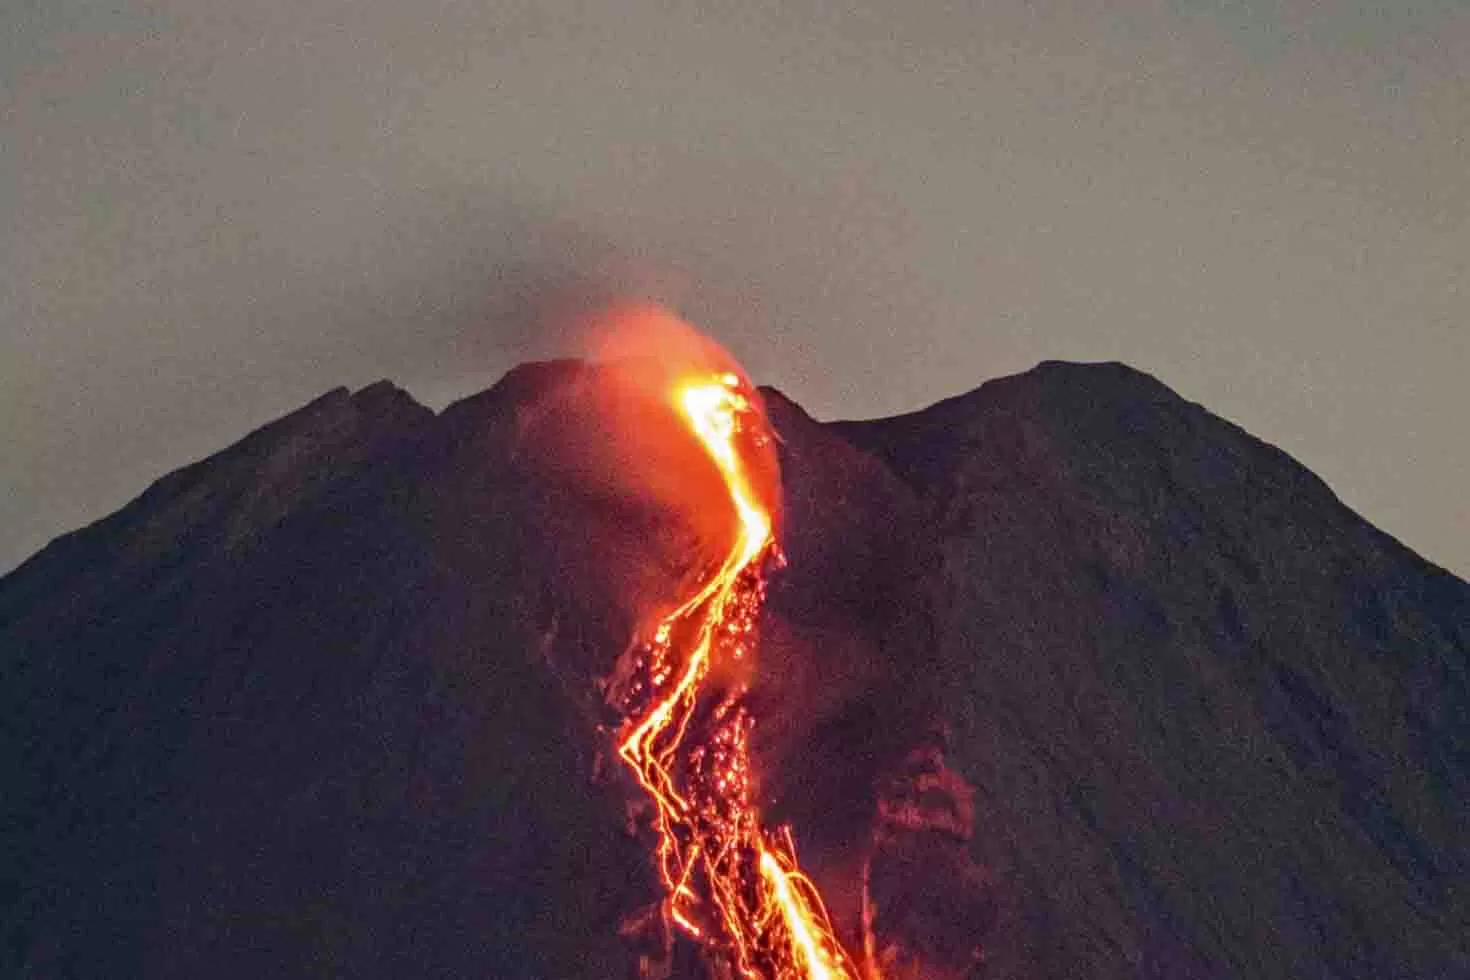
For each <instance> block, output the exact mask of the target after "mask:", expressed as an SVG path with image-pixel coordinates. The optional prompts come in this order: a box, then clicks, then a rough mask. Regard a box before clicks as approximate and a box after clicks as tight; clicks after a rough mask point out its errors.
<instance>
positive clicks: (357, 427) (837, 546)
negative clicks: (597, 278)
mask: <svg viewBox="0 0 1470 980" xmlns="http://www.w3.org/2000/svg"><path fill="white" fill-rule="evenodd" d="M764 394H765V400H766V402H767V409H768V412H769V414H770V417H771V419H772V421H773V424H774V425H775V427H776V430H777V432H778V435H779V437H780V446H779V449H780V457H781V466H782V480H783V483H784V489H785V513H784V516H783V525H782V544H783V548H784V551H785V553H786V556H787V559H788V564H787V567H785V568H784V569H780V570H776V571H773V573H772V576H771V580H770V586H771V590H770V597H769V602H768V607H767V615H766V617H765V622H764V623H763V626H762V636H763V643H762V649H761V651H760V655H759V662H758V665H757V667H756V668H755V671H756V672H755V676H754V677H753V678H752V684H753V687H752V690H751V693H750V695H749V697H750V704H751V709H752V711H753V712H754V714H755V716H756V718H757V724H756V729H755V732H754V742H753V750H754V753H755V761H756V766H757V769H758V770H759V776H760V779H761V785H760V789H761V804H762V809H763V811H764V812H765V814H766V816H767V819H768V820H770V821H774V822H785V823H789V824H791V826H792V827H793V829H794V833H795V838H796V841H797V844H798V850H799V854H800V856H801V859H802V863H803V866H804V867H806V868H807V869H808V870H809V871H810V873H811V874H812V876H813V878H814V879H815V880H816V881H817V883H818V884H819V885H820V886H821V888H822V891H823V894H824V896H825V897H826V898H827V902H828V906H829V908H830V910H831V912H832V915H833V919H834V922H835V924H836V925H837V927H838V930H839V932H840V933H841V934H842V935H843V938H844V940H845V941H846V942H847V943H848V944H849V948H850V949H855V950H859V951H861V950H862V949H863V947H864V928H863V922H864V921H865V920H866V921H868V922H869V923H870V924H871V932H872V935H871V937H870V939H869V940H868V942H869V943H870V945H871V950H870V952H871V953H872V955H873V956H874V957H875V959H876V960H877V961H878V962H880V963H882V964H883V965H884V968H885V970H886V975H887V976H889V978H890V980H900V978H907V977H914V978H918V977H929V978H934V980H939V978H948V977H972V978H982V977H993V978H1002V977H1004V978H1017V980H1021V978H1037V980H1042V978H1066V977H1088V978H1112V977H1118V978H1122V977H1155V976H1157V977H1168V978H1194V977H1197V978H1225V977H1232V978H1233V977H1261V978H1278V977H1279V978H1283V980H1285V978H1317V977H1320V978H1324V980H1325V978H1349V977H1351V978H1359V977H1361V978H1364V980H1368V978H1372V980H1383V978H1411V977H1415V978H1419V977H1422V978H1431V977H1434V978H1438V977H1445V978H1453V977H1467V976H1470V939H1467V937H1470V895H1467V890H1466V885H1465V883H1466V882H1467V881H1470V807H1467V806H1466V805H1465V801H1466V800H1467V799H1470V678H1467V644H1470V586H1467V585H1466V583H1464V582H1463V581H1461V580H1459V579H1457V578H1455V577H1454V576H1452V575H1450V574H1449V573H1447V572H1445V571H1443V570H1441V569H1439V568H1436V567H1435V566H1433V565H1431V564H1430V563H1428V562H1426V561H1424V560H1423V559H1421V558H1419V557H1418V556H1416V555H1414V554H1413V553H1412V552H1410V551H1409V550H1407V549H1406V548H1404V547H1403V546H1402V545H1400V544H1399V543H1398V542H1396V541H1394V540H1393V539H1392V538H1390V537H1389V536H1387V535H1385V534H1383V533H1382V532H1380V531H1378V530H1376V529H1375V528H1373V527H1372V526H1371V525H1369V524H1367V523H1366V522H1365V521H1363V520H1362V519H1361V518H1360V517H1358V516H1357V515H1356V514H1354V513H1353V512H1352V511H1350V510H1349V509H1348V508H1347V507H1345V506H1344V505H1343V504H1342V503H1341V502H1340V501H1338V500H1337V498H1336V497H1335V496H1334V495H1333V494H1332V492H1331V491H1330V490H1329V489H1328V488H1327V487H1326V486H1325V485H1324V484H1323V483H1322V482H1321V481H1320V480H1318V479H1316V478H1315V477H1314V476H1312V474H1311V473H1309V472H1308V471H1307V470H1306V469H1304V468H1303V467H1301V466H1300V465H1299V464H1297V463H1295V462H1294V461H1292V460H1291V459H1290V458H1288V457H1287V456H1286V455H1285V454H1283V453H1282V452H1280V451H1279V450H1277V449H1275V448H1273V447H1271V446H1269V445H1267V444H1265V443H1263V442H1261V441H1259V440H1257V439H1255V438H1253V437H1252V436H1250V435H1248V434H1247V433H1245V432H1243V431H1241V430H1239V429H1238V428H1236V427H1234V426H1233V425H1230V424H1229V423H1227V422H1225V421H1223V420H1221V419H1219V418H1218V417H1215V416H1213V415H1211V414H1210V413H1208V412H1207V411H1206V410H1204V409H1203V408H1201V407H1199V406H1197V405H1194V404H1192V403H1189V402H1187V401H1184V400H1183V399H1181V398H1180V397H1179V396H1177V395H1175V394H1174V393H1173V392H1171V391H1170V390H1169V389H1167V388H1166V387H1164V386H1163V385H1162V384H1160V383H1159V382H1157V381H1155V380H1154V379H1152V378H1150V377H1148V376H1146V375H1143V374H1140V373H1139V372H1137V371H1134V370H1132V369H1129V368H1127V367H1124V366H1122V365H1116V364H1103V365H1074V364H1060V363H1046V364H1043V365H1041V366H1040V367H1038V368H1037V369H1035V370H1033V371H1031V372H1028V373H1026V374H1023V375H1019V376H1016V377H1012V378H1005V379H1001V380H998V381H994V382H991V383H989V384H986V385H984V386H983V387H981V388H979V389H978V390H976V391H974V392H971V393H969V394H967V395H962V396H960V397H958V398H954V399H950V400H949V401H946V402H942V403H940V404H938V405H935V406H933V407H932V408H929V409H926V410H925V411H922V412H918V413H915V414H913V415H907V416H902V417H899V418H894V419H885V420H878V421H872V422H844V423H833V424H823V423H820V422H817V421H815V420H813V419H811V418H810V417H809V416H808V415H806V413H805V412H803V411H802V410H801V409H800V408H799V407H798V406H796V405H795V404H794V403H792V402H791V401H789V400H788V399H786V398H785V397H784V396H782V395H781V394H780V393H779V392H774V391H769V390H768V391H766V392H765V393H764ZM666 424H667V422H666V420H661V419H660V417H659V414H658V412H657V410H656V409H655V408H653V407H651V406H649V405H648V404H647V403H646V402H645V401H640V399H639V397H638V395H637V393H636V392H632V391H628V390H625V389H621V388H619V387H618V386H617V384H616V383H615V382H614V381H612V380H610V376H609V375H608V373H607V371H606V370H605V369H602V368H598V367H593V366H588V365H583V364H579V363H576V362H554V363H550V364H541V365H527V366H524V367H522V368H518V369H516V370H515V371H513V372H511V374H509V375H507V377H506V378H505V379H504V380H502V381H501V382H500V383H499V384H498V385H496V386H495V387H494V388H492V389H490V390H489V391H487V392H485V393H483V394H480V395H477V396H474V397H473V398H470V399H466V400H465V401H463V402H460V403H458V404H456V405H454V406H451V407H450V408H449V409H447V410H446V411H444V412H443V413H441V414H439V415H437V416H436V415H434V414H433V413H432V412H430V411H428V410H427V409H424V408H422V407H421V406H418V405H416V404H415V403H414V402H413V401H412V399H411V398H409V396H408V395H406V394H405V393H403V392H402V391H400V390H398V389H396V388H394V387H392V386H391V385H387V384H385V383H380V384H379V385H374V386H372V387H370V388H367V389H364V390H362V391H360V392H357V393H356V394H349V393H347V392H346V391H336V392H332V393H330V394H328V395H326V396H324V397H323V398H321V399H319V400H317V401H316V402H313V403H312V404H311V405H308V406H306V407H305V408H303V409H301V410H299V411H298V412H295V413H293V414H292V415H289V416H287V417H286V418H284V419H282V420H280V421H278V422H275V423H272V424H271V425H268V426H266V427H265V428H263V429H261V430H259V431H257V432H255V433H253V434H251V435H250V436H248V437H246V438H245V439H244V440H242V441H241V442H240V443H238V444H237V445H235V446H233V447H231V448H229V449H226V450H224V451H223V452H221V453H220V454H218V455H216V456H214V457H211V458H210V459H207V460H205V461H203V462H201V463H198V464H195V465H194V466H191V467H188V468H186V469H184V470H181V471H179V472H178V473H175V474H173V475H171V476H168V477H165V478H164V479H162V480H160V481H159V482H158V483H157V484H155V485H154V486H153V487H151V488H150V489H149V490H148V491H146V492H145V493H144V494H143V495H142V496H141V497H140V498H138V500H136V501H134V502H133V503H132V504H129V505H128V506H127V507H125V508H123V510H121V511H119V512H118V513H117V514H115V515H113V516H112V517H109V518H106V519H104V520H102V521H100V522H98V523H97V524H94V525H92V526H90V527H88V528H84V529H82V530H80V531H77V532H74V533H73V534H70V535H67V536H66V537H63V538H61V539H58V540H57V541H56V542H53V543H52V544H51V545H50V546H49V547H48V548H46V549H45V550H43V551H42V552H41V553H40V554H38V555H37V556H35V557H34V558H32V559H31V560H30V561H29V562H27V563H26V564H25V565H23V566H22V567H21V568H20V569H18V570H16V571H15V572H14V573H12V574H11V575H10V576H8V577H7V578H5V579H3V580H0V670H3V676H4V677H5V683H4V685H3V687H0V699H3V703H0V710H3V715H0V717H4V718H5V722H4V729H3V731H4V737H3V739H0V764H3V768H0V772H3V774H4V785H5V787H6V790H5V792H4V794H3V795H0V854H3V856H4V860H3V864H0V866H3V867H4V868H5V870H6V872H7V873H6V874H4V875H3V876H0V880H3V881H4V886H3V888H4V890H3V891H0V926H3V928H4V940H5V941H4V944H3V946H0V974H3V975H7V976H23V977H36V978H50V977H71V976H138V977H160V978H166V977H198V976H211V977H221V978H232V977H241V978H244V977H251V978H255V977H259V976H278V977H314V976H322V977H329V976H330V977H338V976H354V977H385V978H386V977H399V976H490V977H499V978H548V980H559V978H577V977H587V978H607V977H624V976H636V975H638V973H639V970H640V960H642V962H643V967H644V969H645V971H646V970H647V969H648V968H651V967H652V966H653V965H655V964H662V969H663V970H664V972H666V973H668V974H669V975H672V976H680V977H700V976H703V975H704V968H703V967H702V966H701V965H700V959H699V957H698V956H697V955H696V951H695V950H694V949H693V948H692V947H690V946H688V945H687V944H686V943H683V942H681V943H679V944H677V945H676V946H675V947H674V948H673V950H672V955H671V957H670V956H667V955H666V953H665V951H664V950H662V949H660V948H659V944H658V941H657V937H650V936H649V935H648V934H647V930H646V929H643V928H642V927H637V926H630V922H634V921H635V920H636V919H637V916H638V914H639V912H640V910H646V909H649V908H651V907H652V908H656V903H657V901H658V899H659V889H658V884H657V879H656V876H655V874H654V873H653V870H652V867H651V864H650V862H649V855H648V842H649V837H648V828H647V827H646V823H645V821H644V819H643V817H642V816H641V815H640V813H639V810H638V807H637V796H636V794H635V793H633V792H632V791H631V790H632V788H631V787H630V786H629V785H628V780H627V778H626V777H625V776H624V775H623V774H622V772H621V770H620V768H619V767H618V766H617V765H616V764H615V763H614V762H612V761H610V760H609V758H608V750H609V748H610V744H611V726H614V725H615V724H616V719H615V718H612V717H609V715H608V713H607V709H606V706H605V704H604V703H603V702H602V700H601V699H600V698H599V696H598V683H599V680H600V679H601V678H603V677H605V676H606V674H607V673H608V671H609V670H611V669H612V667H613V665H614V664H615V663H616V661H617V658H618V657H619V655H620V654H621V653H622V652H623V650H624V649H625V648H626V647H627V645H628V643H629V642H630V638H631V637H632V635H633V633H634V631H635V629H636V627H637V625H638V624H639V623H640V622H641V621H642V620H643V619H644V618H645V617H646V616H647V614H648V612H649V610H650V609H651V608H654V607H657V606H658V605H659V603H663V602H668V601H669V600H670V598H671V597H672V596H673V595H675V594H677V592H678V589H679V588H680V586H681V583H685V582H687V580H688V579H689V577H690V576H691V575H693V574H696V573H697V572H698V569H699V568H700V567H701V563H702V562H703V561H705V560H707V558H708V554H707V552H708V550H709V548H710V536H711V534H712V533H715V532H713V531H712V530H711V528H713V527H717V526H718V524H719V520H720V519H719V515H718V511H717V509H714V508H712V507H711V506H710V505H709V503H708V498H707V496H704V497H702V496H701V495H700V494H699V493H695V494H694V496H693V497H692V498H690V497H689V496H687V494H686V492H685V488H686V487H696V488H697V487H699V486H701V485H702V484H701V481H702V480H707V479H708V474H702V473H701V470H700V468H699V464H698V462H697V460H695V459H693V458H691V456H690V455H689V454H688V453H686V452H684V451H682V450H680V449H679V447H678V444H677V439H675V437H674V436H673V435H670V434H668V433H666V432H665V430H664V429H663V428H662V426H664V425H666ZM689 499H694V500H695V501H697V502H698V501H703V502H700V503H698V505H697V506H690V505H689V504H688V503H687V501H688V500H689ZM654 919H657V917H656V916H655V917H654ZM655 931H656V930H655Z"/></svg>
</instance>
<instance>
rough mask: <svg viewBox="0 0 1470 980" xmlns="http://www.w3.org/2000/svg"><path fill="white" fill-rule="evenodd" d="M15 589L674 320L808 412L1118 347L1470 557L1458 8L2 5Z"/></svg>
mask: <svg viewBox="0 0 1470 980" xmlns="http://www.w3.org/2000/svg"><path fill="white" fill-rule="evenodd" d="M0 27H3V30H0V119H3V128H0V195H3V196H0V201H3V218H4V220H3V224H0V419H3V428H0V434H3V437H4V439H5V440H6V443H5V451H4V456H3V459H4V464H3V465H4V471H3V473H4V478H5V487H4V493H3V495H0V569H3V568H6V567H9V566H10V565H12V564H14V563H15V562H17V561H19V560H20V559H21V558H23V557H24V556H25V555H26V554H28V553H29V552H31V551H34V550H35V549H36V548H38V547H40V546H41V545H42V544H44V543H45V542H46V540H48V539H49V538H50V537H52V536H54V535H55V534H58V533H60V532H62V531H65V530H68V529H70V528H72V527H74V526H77V525H79V524H81V523H84V522H86V521H88V520H91V519H94V518H96V517H98V516H101V515H102V514H104V513H106V512H109V511H111V510H113V509H115V508H116V507H118V506H120V505H122V504H123V503H124V502H126V501H127V500H128V499H130V498H131V497H133V496H134V495H135V494H137V493H138V492H139V491H141V490H142V489H143V487H144V486H145V485H146V484H147V483H148V482H150V481H151V480H152V479H153V478H155V477H156V476H159V475H161V474H162V473H163V472H165V471H167V470H169V469H173V468H175V467H177V466H179V465H181V464H184V463H186V462H189V461H191V460H193V459H196V458H198V457H201V456H204V455H207V454H209V453H211V452H213V451H214V450H216V449H219V448H221V447H222V446H224V445H225V444H226V443H228V442H230V441H233V440H234V439H235V438H237V437H239V436H240V435H242V434H244V432H245V431H246V430H247V429H249V428H252V427H254V426H256V425H258V424H260V423H262V422H264V421H266V420H268V419H270V418H272V417H274V416H277V415H280V414H282V413H284V412H286V411H288V410H290V409H293V408H295V407H297V406H298V405H299V404H300V403H302V402H305V401H306V400H308V399H309V398H311V397H312V396H314V395H316V394H318V393H320V392H321V391H323V390H325V389H326V388H328V387H331V386H334V385H339V384H347V385H352V386H357V385H361V384H364V383H367V382H369V381H372V380H374V379H376V378H379V377H388V378H392V379H394V380H397V381H398V382H400V383H402V384H404V385H405V386H407V387H408V388H410V390H412V391H414V392H415V393H416V394H418V395H419V396H420V397H421V398H423V399H425V400H427V401H429V402H430V403H432V404H436V405H438V404H442V403H443V402H444V400H445V399H447V398H449V397H450V396H453V395H458V394H463V393H467V392H470V391H472V390H476V389H478V388H481V387H484V386H486V385H488V384H489V383H491V382H492V381H493V380H494V379H495V378H496V377H498V376H499V375H500V374H501V373H502V372H504V371H505V370H506V369H507V368H509V367H510V366H512V365H513V364H515V363H517V362H519V361H522V360H526V359H529V358H533V357H544V356H548V355H551V354H555V353H558V352H559V350H558V347H559V345H561V344H563V343H564V338H561V337H558V336H555V335H548V334H547V333H546V332H544V331H539V330H537V329H536V328H535V327H534V325H533V321H534V318H533V314H534V313H535V312H536V311H538V310H540V309H542V308H543V306H544V303H545V299H546V297H547V296H550V295H556V294H557V293H558V291H560V290H563V289H565V288H566V287H567V284H568V283H577V282H584V283H592V284H596V283H602V284H609V285H614V286H616V285H626V286H627V287H628V288H632V289H639V290H646V291H649V292H651V293H653V294H655V295H658V296H661V297H663V298H665V299H668V300H671V301H673V302H674V303H675V304H677V305H678V307H679V308H680V309H681V310H682V311H683V312H685V313H686V314H687V315H689V316H690V317H691V318H693V319H695V320H696V321H698V322H700V323H702V324H703V325H704V326H705V327H706V328H707V329H708V330H710V331H711V332H712V333H713V334H714V335H715V336H716V337H718V338H719V339H720V340H722V341H723V342H724V343H725V344H726V346H728V347H729V348H730V349H731V350H732V351H733V352H734V353H735V354H736V356H738V357H739V358H740V359H741V360H742V361H744V363H745V364H746V366H747V367H748V368H749V369H750V371H751V373H752V374H753V375H754V376H755V377H756V378H757V379H758V380H760V381H763V382H769V383H773V384H776V385H777V386H779V387H781V388H782V389H784V390H785V391H787V392H788V393H790V394H791V395H792V396H793V397H795V398H796V399H797V400H798V401H800V402H802V403H803V404H805V405H806V406H807V408H808V409H810V410H811V411H813V412H814V413H815V414H816V415H818V416H819V417H825V418H831V417H838V416H842V417H858V416H871V415H879V414H889V413H893V412H898V411H903V410H908V409H914V408H918V407H920V406H922V405H925V404H927V403H929V402H932V401H935V400H937V399H938V398H941V397H944V396H947V395H951V394H955V393H958V392H960V391H964V390H968V389H970V388H973V387H975V386H977V385H978V384H980V383H981V382H982V381H984V380H986V379H987V378H991V377H995V376H998V375H1002V374H1009V373H1014V372H1016V371H1020V370H1024V369H1026V368H1028V367H1030V366H1032V365H1033V364H1034V363H1035V362H1036V361H1038V360H1041V359H1045V358H1063V359H1069V360H1112V359H1117V360H1123V361H1127V362H1128V363H1131V364H1134V365H1136V366H1138V367H1141V368H1143V369H1145V370H1147V371H1150V372H1152V373H1154V374H1156V375H1158V376H1159V377H1160V378H1161V379H1162V380H1164V381H1165V382H1166V383H1168V384H1169V385H1171V386H1172V387H1174V388H1175V389H1176V390H1178V391H1179V392H1180V393H1182V394H1183V395H1184V396H1185V397H1187V398H1191V399H1193V400H1196V401H1199V402H1202V403H1203V404H1204V405H1206V406H1207V407H1209V408H1211V409H1213V410H1214V411H1216V412H1218V413H1220V414H1222V415H1224V416H1226V417H1227V418H1230V419H1232V420H1234V421H1236V422H1238V423H1240V424H1241V425H1243V426H1245V427H1246V428H1247V429H1249V430H1250V431H1252V432H1253V433H1255V434H1256V435H1259V436H1261V437H1262V438H1265V439H1267V440H1268V441H1271V442H1274V443H1276V444H1278V445H1280V446H1281V447H1282V448H1284V449H1286V450H1287V451H1288V452H1290V453H1291V454H1293V455H1294V456H1296V457H1297V458H1298V459H1300V460H1301V461H1302V462H1304V463H1305V464H1306V465H1308V466H1310V467H1311V468H1312V469H1314V470H1315V471H1316V472H1317V473H1319V474H1320V475H1321V476H1322V477H1324V478H1325V479H1326V480H1327V482H1328V483H1329V484H1331V485H1332V487H1333V488H1334V489H1335V490H1337V492H1338V493H1339V495H1340V496H1341V497H1342V498H1343V499H1344V500H1345V501H1346V502H1347V503H1348V504H1349V505H1350V506H1352V507H1354V508H1355V509H1357V510H1358V511H1359V512H1361V513H1363V514H1364V515H1365V516H1366V517H1368V518H1369V519H1370V520H1372V521H1373V522H1375V523H1377V524H1378V525H1379V526H1381V527H1383V528H1385V529H1386V530H1388V531H1390V532H1391V533H1393V534H1395V535H1397V536H1398V537H1400V538H1401V539H1402V540H1404V541H1405V542H1406V543H1407V544H1409V545H1410V546H1411V547H1413V548H1415V549H1416V550H1418V551H1420V552H1421V553H1423V554H1425V555H1426V556H1428V557H1430V558H1432V559H1434V560H1436V561H1438V562H1440V563H1441V564H1445V565H1447V566H1448V567H1450V568H1451V569H1453V570H1455V571H1457V572H1458V573H1459V574H1461V575H1462V576H1464V575H1470V448H1467V447H1470V436H1467V434H1466V431H1465V430H1466V429H1467V427H1470V382H1467V378H1470V275H1467V273H1470V0H1465V2H1461V0H1438V2H1433V0H1379V2H1374V3H1370V2H1365V0H1352V2H1348V0H1343V2H1331V0H1319V2H1306V0H1274V2H1273V0H1240V2H1229V0H1175V2H1164V0H1157V2H1155V0H1114V2H1109V3H1101V2H1092V3H1084V2H1080V0H1078V2H1073V0H1050V2H1046V3H1037V2H1034V0H1031V2H1028V0H996V2H984V0H970V2H953V3H925V2H919V0H911V2H897V0H890V2H887V3H849V4H838V3H834V2H816V0H795V2H786V3H774V2H770V3H763V2H753V0H741V2H723V3H706V4H693V3H684V4H674V3H667V4H659V3H652V2H645V0H637V2H633V0H597V2H584V3H571V2H556V3H526V4H520V3H497V2H492V0H478V2H451V0H414V2H405V0H357V2H347V0H159V2H153V3H148V2H143V0H109V2H95V3H94V2H87V0H11V2H9V3H5V4H3V5H0Z"/></svg>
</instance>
